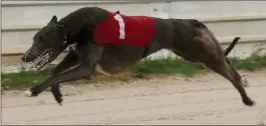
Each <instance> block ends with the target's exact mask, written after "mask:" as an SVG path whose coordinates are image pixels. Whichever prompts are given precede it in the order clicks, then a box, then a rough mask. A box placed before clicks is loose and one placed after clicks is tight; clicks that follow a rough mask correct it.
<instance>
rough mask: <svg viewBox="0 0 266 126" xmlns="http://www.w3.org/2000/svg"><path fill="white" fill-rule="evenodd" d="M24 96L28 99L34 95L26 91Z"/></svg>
mask: <svg viewBox="0 0 266 126" xmlns="http://www.w3.org/2000/svg"><path fill="white" fill-rule="evenodd" d="M24 96H26V97H33V93H32V91H31V90H27V91H25V93H24Z"/></svg>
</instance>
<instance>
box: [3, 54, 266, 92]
mask: <svg viewBox="0 0 266 126" xmlns="http://www.w3.org/2000/svg"><path fill="white" fill-rule="evenodd" d="M230 60H231V61H232V63H233V65H234V66H235V67H236V68H237V69H242V70H248V71H254V70H258V69H262V68H266V55H265V56H259V55H255V54H254V55H252V56H251V57H248V58H245V59H239V58H230ZM133 68H134V72H136V73H141V74H142V75H158V74H164V75H173V74H182V75H185V76H189V77H192V76H194V75H197V74H200V73H202V72H207V71H210V70H209V69H207V68H206V67H205V66H203V65H201V64H196V63H191V62H188V61H185V60H183V59H180V58H166V59H157V60H149V59H146V60H143V61H140V62H138V63H137V64H136V65H135V66H134V67H133ZM49 71H50V70H43V71H39V72H35V71H28V72H20V73H9V74H2V87H3V89H24V88H28V87H31V86H33V85H36V84H39V83H41V82H42V81H44V80H45V79H46V78H47V77H48V76H49ZM94 75H95V76H99V74H97V73H96V74H94Z"/></svg>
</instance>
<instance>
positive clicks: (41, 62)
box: [21, 49, 52, 71]
mask: <svg viewBox="0 0 266 126" xmlns="http://www.w3.org/2000/svg"><path fill="white" fill-rule="evenodd" d="M51 56H52V51H51V49H47V50H45V51H44V52H43V53H42V54H41V55H39V56H38V57H37V58H36V59H35V60H33V61H32V62H29V65H30V66H29V69H35V70H37V71H38V70H41V69H42V68H44V66H45V65H46V64H47V63H48V62H49V60H50V59H51ZM21 65H22V66H23V67H27V66H26V64H25V62H22V64H21Z"/></svg>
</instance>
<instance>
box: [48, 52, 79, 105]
mask: <svg viewBox="0 0 266 126" xmlns="http://www.w3.org/2000/svg"><path fill="white" fill-rule="evenodd" d="M79 58H80V57H79V55H78V54H77V53H76V51H75V50H74V49H73V48H72V47H70V48H69V53H68V54H67V55H66V57H65V58H64V59H63V60H62V61H61V62H60V63H59V65H57V66H56V67H55V68H54V69H53V70H52V72H51V76H53V75H56V74H59V73H61V72H63V71H64V70H67V69H69V68H71V67H74V66H76V65H78V64H79V63H81V62H80V59H79ZM51 92H52V94H53V96H54V98H55V100H56V101H57V102H58V103H59V104H61V102H62V101H63V99H62V93H61V91H60V84H54V85H52V86H51Z"/></svg>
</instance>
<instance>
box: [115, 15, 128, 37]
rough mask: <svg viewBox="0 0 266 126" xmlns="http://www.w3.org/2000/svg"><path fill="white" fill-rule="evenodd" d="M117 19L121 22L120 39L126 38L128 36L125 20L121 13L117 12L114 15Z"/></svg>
mask: <svg viewBox="0 0 266 126" xmlns="http://www.w3.org/2000/svg"><path fill="white" fill-rule="evenodd" d="M114 18H115V20H117V21H118V24H119V34H120V35H119V39H125V37H126V33H125V22H124V20H123V18H122V17H121V15H119V14H116V15H115V16H114Z"/></svg>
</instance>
